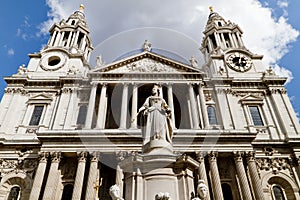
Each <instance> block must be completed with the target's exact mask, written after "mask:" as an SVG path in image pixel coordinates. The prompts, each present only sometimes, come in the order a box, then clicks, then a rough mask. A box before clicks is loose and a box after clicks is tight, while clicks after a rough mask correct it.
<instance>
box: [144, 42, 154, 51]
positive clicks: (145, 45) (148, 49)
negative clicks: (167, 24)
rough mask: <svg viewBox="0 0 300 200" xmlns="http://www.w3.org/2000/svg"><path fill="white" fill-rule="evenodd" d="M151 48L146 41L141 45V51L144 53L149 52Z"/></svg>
mask: <svg viewBox="0 0 300 200" xmlns="http://www.w3.org/2000/svg"><path fill="white" fill-rule="evenodd" d="M151 46H152V44H151V43H150V42H149V41H148V40H145V42H144V44H143V50H144V51H151Z"/></svg>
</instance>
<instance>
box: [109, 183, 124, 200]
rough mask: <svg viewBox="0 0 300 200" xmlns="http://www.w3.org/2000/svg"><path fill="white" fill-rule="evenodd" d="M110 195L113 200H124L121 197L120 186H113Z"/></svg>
mask: <svg viewBox="0 0 300 200" xmlns="http://www.w3.org/2000/svg"><path fill="white" fill-rule="evenodd" d="M109 195H110V197H111V198H112V200H124V199H123V198H122V197H121V196H120V195H121V193H120V188H119V186H118V185H113V186H111V187H110V188H109Z"/></svg>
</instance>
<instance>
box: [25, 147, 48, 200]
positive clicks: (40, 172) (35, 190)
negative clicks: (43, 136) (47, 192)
mask: <svg viewBox="0 0 300 200" xmlns="http://www.w3.org/2000/svg"><path fill="white" fill-rule="evenodd" d="M48 156H49V153H47V152H41V153H40V158H39V159H40V161H39V166H38V168H37V170H36V173H35V176H34V181H33V185H32V189H31V192H30V197H29V199H31V200H38V199H39V196H40V193H41V188H42V184H43V180H44V175H45V171H46V167H47V159H48Z"/></svg>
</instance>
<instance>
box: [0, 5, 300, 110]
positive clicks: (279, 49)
mask: <svg viewBox="0 0 300 200" xmlns="http://www.w3.org/2000/svg"><path fill="white" fill-rule="evenodd" d="M81 3H82V4H84V5H85V10H84V12H85V16H86V19H87V23H88V27H89V29H90V32H91V39H92V43H93V46H94V48H95V49H94V53H93V55H92V57H91V60H90V62H91V63H92V64H94V63H95V57H96V56H98V55H99V54H101V55H102V57H103V60H104V61H105V62H106V63H109V62H111V61H113V60H114V59H116V58H118V57H120V56H122V55H124V54H125V53H126V52H130V51H132V50H134V49H138V48H140V46H141V45H142V43H143V42H144V40H145V39H148V40H150V41H151V43H152V46H153V47H154V48H157V49H165V50H168V51H171V52H173V53H176V54H177V55H179V56H181V57H184V58H186V59H187V60H188V59H189V58H190V57H191V56H195V57H196V58H197V59H198V60H199V62H200V63H201V60H202V57H201V53H200V51H199V50H198V49H199V47H200V45H201V41H202V37H203V33H202V32H203V30H204V28H205V24H206V21H207V17H208V15H209V9H208V8H209V6H211V5H212V6H213V7H214V11H216V12H218V13H219V14H220V15H221V16H222V17H224V18H225V20H230V21H232V22H234V23H236V24H238V25H239V26H240V27H241V29H242V30H243V31H244V35H243V40H244V43H245V45H246V47H247V48H248V49H249V50H250V51H251V52H253V53H256V54H260V55H264V59H263V62H264V64H265V66H266V68H267V67H268V66H272V67H273V68H274V70H275V72H276V73H277V74H278V75H280V76H284V77H287V78H288V81H287V83H286V88H287V91H288V95H289V97H290V100H291V102H292V104H293V107H294V108H295V110H296V112H297V113H300V92H299V91H298V87H299V86H300V69H299V68H300V66H298V65H299V64H298V63H299V62H298V59H299V56H300V55H299V53H300V42H299V40H300V39H299V38H300V37H299V32H300V14H299V8H300V1H299V0H201V1H199V0H189V1H186V0H164V1H160V0H152V1H137V0H127V1H124V0H101V1H99V0H26V1H19V0H10V1H5V3H3V4H2V10H1V13H0V23H1V25H2V28H1V31H0V76H1V77H0V98H1V97H2V95H3V91H4V88H5V87H6V84H5V81H4V80H3V77H5V76H11V75H12V74H15V73H16V72H17V69H18V68H19V66H20V65H22V64H25V65H27V64H28V61H29V57H28V54H29V53H34V52H38V51H40V49H41V48H43V46H44V45H45V44H46V43H47V41H48V39H49V33H48V30H49V28H50V27H51V26H52V25H53V23H55V22H59V21H60V20H61V19H67V18H68V16H69V15H71V14H72V13H73V12H74V11H76V10H78V8H79V5H80V4H81ZM174 41H176V42H174Z"/></svg>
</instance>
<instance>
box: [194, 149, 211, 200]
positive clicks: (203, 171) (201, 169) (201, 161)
mask: <svg viewBox="0 0 300 200" xmlns="http://www.w3.org/2000/svg"><path fill="white" fill-rule="evenodd" d="M196 154H197V160H198V162H199V168H198V173H199V180H204V183H205V185H207V187H209V185H208V180H207V175H206V168H205V158H204V153H203V152H196ZM206 200H210V195H209V190H208V195H207V198H206Z"/></svg>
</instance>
